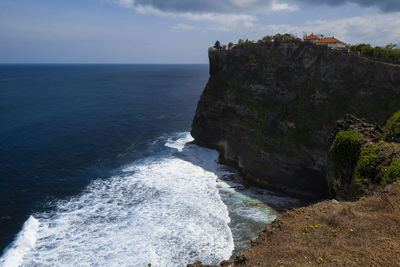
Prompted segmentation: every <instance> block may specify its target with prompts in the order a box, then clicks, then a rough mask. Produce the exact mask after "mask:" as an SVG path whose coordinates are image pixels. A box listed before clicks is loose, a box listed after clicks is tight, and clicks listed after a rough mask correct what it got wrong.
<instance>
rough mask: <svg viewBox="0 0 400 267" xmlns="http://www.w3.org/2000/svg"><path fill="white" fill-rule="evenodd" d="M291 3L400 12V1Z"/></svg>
mask: <svg viewBox="0 0 400 267" xmlns="http://www.w3.org/2000/svg"><path fill="white" fill-rule="evenodd" d="M291 2H293V3H296V4H299V3H300V2H303V3H309V4H315V5H321V4H325V5H330V6H339V5H342V4H346V3H353V4H357V5H359V6H362V7H372V6H376V7H378V8H379V9H381V10H382V11H385V12H397V11H400V0H291Z"/></svg>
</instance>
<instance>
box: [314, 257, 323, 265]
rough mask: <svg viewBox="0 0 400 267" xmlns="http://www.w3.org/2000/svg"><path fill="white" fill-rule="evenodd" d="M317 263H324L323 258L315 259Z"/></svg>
mask: <svg viewBox="0 0 400 267" xmlns="http://www.w3.org/2000/svg"><path fill="white" fill-rule="evenodd" d="M315 262H316V263H318V264H321V263H322V262H324V259H323V258H322V257H319V258H318V259H315Z"/></svg>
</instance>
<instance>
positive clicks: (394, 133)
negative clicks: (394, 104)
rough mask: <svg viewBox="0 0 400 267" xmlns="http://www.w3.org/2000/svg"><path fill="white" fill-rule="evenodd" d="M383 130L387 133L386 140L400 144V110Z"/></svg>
mask: <svg viewBox="0 0 400 267" xmlns="http://www.w3.org/2000/svg"><path fill="white" fill-rule="evenodd" d="M383 130H384V131H385V139H386V140H387V141H389V142H397V143H399V142H400V110H399V111H397V112H396V113H395V114H393V116H392V117H391V118H390V119H389V120H388V121H387V123H386V125H385V127H383Z"/></svg>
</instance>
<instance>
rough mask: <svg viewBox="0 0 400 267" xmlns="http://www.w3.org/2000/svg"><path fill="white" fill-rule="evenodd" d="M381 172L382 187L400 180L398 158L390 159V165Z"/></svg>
mask: <svg viewBox="0 0 400 267" xmlns="http://www.w3.org/2000/svg"><path fill="white" fill-rule="evenodd" d="M382 174H383V179H382V182H381V186H382V187H384V186H386V185H388V184H393V183H395V182H398V181H399V180H400V158H395V159H394V160H392V163H390V166H389V167H387V168H385V169H383V170H382Z"/></svg>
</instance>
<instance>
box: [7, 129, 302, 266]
mask: <svg viewBox="0 0 400 267" xmlns="http://www.w3.org/2000/svg"><path fill="white" fill-rule="evenodd" d="M192 140H193V138H192V137H191V136H190V134H189V133H178V134H175V135H172V136H167V137H166V136H164V137H160V138H158V139H157V140H156V141H154V142H153V144H152V145H153V146H157V145H159V144H160V143H162V144H164V145H165V147H168V149H166V151H164V152H165V153H160V154H159V155H158V156H153V157H148V158H145V159H142V160H139V161H136V162H134V163H132V164H130V165H127V166H124V167H123V168H122V169H121V171H120V172H119V173H118V175H116V176H113V177H110V178H108V179H98V180H95V181H94V182H92V183H91V184H90V185H89V186H88V187H87V189H86V190H85V192H84V193H82V194H81V195H79V196H76V197H73V198H71V199H69V200H65V201H62V202H60V203H58V204H57V206H56V208H55V209H54V210H53V211H52V212H49V213H42V214H36V215H35V217H36V219H35V218H34V217H32V216H31V217H30V218H29V219H28V220H27V221H26V222H25V224H24V227H23V229H22V230H21V232H20V233H19V234H18V236H17V237H16V239H15V241H14V242H13V243H12V245H11V246H10V247H9V248H8V249H7V250H6V252H5V253H4V254H3V256H2V258H0V266H7V267H8V266H140V267H143V266H145V265H147V263H151V264H152V266H162V267H168V266H186V264H188V263H192V262H195V261H197V260H201V261H203V262H204V263H207V264H217V263H219V262H220V261H221V260H223V259H228V258H229V257H230V256H231V254H232V251H233V249H234V241H235V246H237V248H239V249H243V248H244V247H246V246H247V245H248V243H249V240H250V239H253V238H255V237H256V236H257V234H258V232H259V231H260V230H261V228H262V227H263V224H265V223H268V222H270V221H272V220H273V219H274V218H275V217H276V215H277V212H276V211H275V210H273V209H272V208H271V207H269V206H268V205H265V202H267V203H274V204H278V203H286V202H287V203H292V202H293V201H296V200H293V199H290V198H282V197H277V196H271V195H269V193H268V191H266V190H265V191H263V192H261V193H260V192H253V191H252V190H251V189H245V188H244V187H243V186H241V185H239V184H234V183H232V182H229V183H226V182H224V181H223V180H222V179H218V178H221V177H224V176H226V175H232V174H234V171H232V170H231V169H230V168H228V167H225V166H222V165H219V164H217V158H218V153H217V152H216V151H214V150H211V149H206V148H201V147H198V146H196V145H188V144H187V142H190V141H192ZM171 148H172V149H171ZM164 150H165V149H164ZM151 151H153V150H151ZM157 151H158V150H157ZM264 193H265V199H264V200H265V201H264V200H263V194H264ZM224 203H225V204H224ZM226 205H228V207H227V206H226ZM228 208H229V212H228ZM230 217H231V218H232V222H231V218H230ZM232 233H233V235H232ZM237 248H236V249H237Z"/></svg>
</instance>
